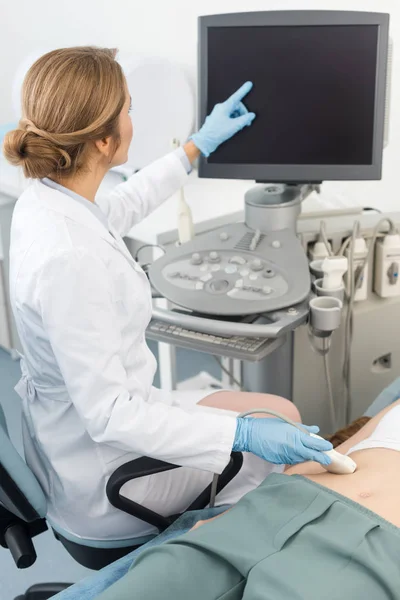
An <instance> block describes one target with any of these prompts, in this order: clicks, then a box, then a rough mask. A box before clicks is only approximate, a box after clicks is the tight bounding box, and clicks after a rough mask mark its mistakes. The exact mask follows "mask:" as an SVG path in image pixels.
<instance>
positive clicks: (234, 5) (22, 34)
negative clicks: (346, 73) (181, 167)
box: [0, 0, 400, 210]
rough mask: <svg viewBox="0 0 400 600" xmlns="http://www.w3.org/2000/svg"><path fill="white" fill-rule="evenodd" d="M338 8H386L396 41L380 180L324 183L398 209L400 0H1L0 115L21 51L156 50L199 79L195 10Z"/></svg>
mask: <svg viewBox="0 0 400 600" xmlns="http://www.w3.org/2000/svg"><path fill="white" fill-rule="evenodd" d="M269 9H271V10H285V9H319V10H320V9H336V10H366V11H376V12H389V13H390V14H391V36H392V38H393V40H394V44H395V56H394V58H395V61H394V74H393V94H392V126H391V142H390V145H389V147H388V149H387V150H386V151H385V159H384V176H383V180H382V181H381V182H367V183H336V184H329V188H330V189H331V190H332V191H335V192H337V193H341V194H344V195H345V196H346V197H349V198H351V199H357V200H358V201H359V202H360V203H362V204H364V205H366V204H368V205H373V206H377V207H380V208H383V209H384V210H396V209H397V208H398V209H399V210H400V196H399V194H398V189H399V186H398V180H399V170H400V162H399V157H400V53H399V52H398V51H397V48H396V46H398V47H400V3H399V2H398V0H336V1H331V0H324V1H322V0H303V1H299V0H297V1H296V0H246V1H245V2H243V0H229V1H227V0H198V1H197V2H193V1H190V0H142V1H140V2H139V1H137V0H64V1H63V2H55V1H54V0H0V19H1V35H0V57H1V58H0V61H1V62H0V81H1V94H0V123H5V122H7V121H9V120H13V118H14V115H13V112H12V107H11V85H12V80H13V73H14V72H15V69H16V68H17V67H18V64H19V63H20V62H21V60H23V58H24V57H25V56H26V55H28V54H29V53H31V52H35V51H36V50H37V49H40V48H43V47H45V48H46V49H47V48H54V47H61V46H71V45H78V44H96V45H104V46H112V47H118V48H120V50H121V51H123V52H132V53H135V52H139V53H146V54H149V53H150V54H154V55H161V56H164V57H165V58H168V59H170V60H172V61H174V62H177V63H179V64H181V65H182V66H183V67H184V68H185V70H186V71H187V73H188V74H189V76H190V78H191V80H192V81H193V84H195V79H196V44H197V17H198V15H204V14H215V13H221V12H241V11H244V10H246V11H252V10H269Z"/></svg>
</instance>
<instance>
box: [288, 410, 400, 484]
mask: <svg viewBox="0 0 400 600" xmlns="http://www.w3.org/2000/svg"><path fill="white" fill-rule="evenodd" d="M399 404H400V400H396V402H393V404H390V405H389V406H387V407H386V408H384V409H383V410H381V411H380V412H379V413H378V414H377V415H375V417H373V418H372V419H371V420H370V421H368V423H367V424H366V425H364V427H362V429H360V431H357V433H356V434H354V435H353V436H351V437H350V438H349V439H348V440H347V441H346V442H344V443H343V444H340V446H337V448H335V450H336V451H337V452H340V453H341V454H346V453H347V452H348V451H349V450H350V448H352V447H353V446H355V445H356V444H358V443H359V442H362V441H363V440H365V439H366V438H367V437H369V436H370V435H371V434H372V432H373V431H374V429H375V428H376V426H377V425H378V423H379V421H380V420H381V419H382V417H383V416H384V415H385V414H386V413H387V412H389V411H390V410H391V409H392V408H394V407H395V406H398V405H399ZM324 472H325V469H324V468H323V467H321V465H320V464H319V463H316V462H305V463H302V464H300V465H295V466H293V467H288V468H287V469H286V470H285V473H286V474H287V475H294V474H297V475H316V474H317V473H324Z"/></svg>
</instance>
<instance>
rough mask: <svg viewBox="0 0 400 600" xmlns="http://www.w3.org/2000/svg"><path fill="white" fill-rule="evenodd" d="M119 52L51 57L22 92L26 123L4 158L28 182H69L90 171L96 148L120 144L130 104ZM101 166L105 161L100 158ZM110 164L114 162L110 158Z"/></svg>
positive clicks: (86, 49) (81, 50) (85, 49)
mask: <svg viewBox="0 0 400 600" xmlns="http://www.w3.org/2000/svg"><path fill="white" fill-rule="evenodd" d="M116 53H117V52H116V50H114V49H109V48H95V47H92V46H77V47H75V48H61V49H59V50H53V51H52V52H48V53H47V54H45V55H44V56H42V57H41V58H39V59H38V60H37V61H36V62H35V63H34V64H33V65H32V67H31V68H30V69H29V71H28V73H27V75H26V77H25V80H24V84H23V87H22V98H21V99H22V113H23V115H24V117H23V118H22V119H21V121H20V122H19V126H18V127H17V129H14V130H13V131H10V132H9V133H8V134H7V135H6V136H5V138H4V148H3V151H4V155H5V157H6V159H7V160H8V161H9V162H10V163H11V164H12V165H16V166H20V167H22V169H23V171H24V174H25V176H26V177H29V178H33V179H42V178H43V177H51V176H53V177H56V179H57V178H59V179H64V180H65V179H68V177H71V176H74V175H75V174H77V173H79V172H81V171H85V170H86V169H88V168H90V163H91V160H92V159H93V158H94V159H96V152H97V153H99V150H98V149H97V147H96V144H95V142H97V141H100V140H104V139H106V138H109V139H111V154H113V153H115V152H116V150H117V148H118V146H119V143H120V135H119V118H120V115H121V112H122V109H123V108H124V105H125V104H126V102H127V100H128V97H127V96H128V93H127V86H126V80H125V77H124V74H123V71H122V68H121V66H120V65H119V63H118V62H117V61H116V59H115V57H116ZM97 156H98V158H99V159H100V160H101V159H102V158H103V157H102V156H101V155H100V154H98V155H97ZM107 160H108V161H109V163H111V161H112V156H107Z"/></svg>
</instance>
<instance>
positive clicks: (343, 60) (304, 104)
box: [207, 25, 378, 165]
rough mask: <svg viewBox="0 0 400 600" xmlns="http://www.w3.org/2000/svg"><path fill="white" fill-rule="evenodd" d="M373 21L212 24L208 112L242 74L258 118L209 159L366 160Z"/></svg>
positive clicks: (234, 161) (282, 162)
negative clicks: (297, 23)
mask: <svg viewBox="0 0 400 600" xmlns="http://www.w3.org/2000/svg"><path fill="white" fill-rule="evenodd" d="M377 44H378V26H375V25H357V26H350V25H347V26H342V25H340V26H339V25H335V26H299V27H297V26H296V27H294V26H279V27H270V26H268V27H264V26H262V27H261V26H260V27H211V28H209V30H208V50H207V56H208V72H207V109H208V110H207V112H208V113H209V112H210V111H211V110H212V108H213V106H214V105H215V104H216V103H217V102H222V101H223V100H225V99H226V98H227V97H228V96H230V94H231V93H232V92H233V91H235V90H236V89H237V88H238V87H240V85H241V84H242V83H244V82H245V81H248V80H249V81H252V82H253V83H254V87H253V89H252V90H251V92H250V93H249V94H248V96H246V98H245V99H244V102H245V104H246V106H247V108H248V109H249V110H250V111H254V112H255V113H256V115H257V118H256V119H255V120H254V122H253V124H252V125H251V127H246V128H245V129H244V130H242V131H241V132H240V133H239V134H238V135H236V136H235V137H234V138H232V139H231V140H229V141H228V142H226V143H225V144H222V145H221V146H220V147H219V148H218V150H217V151H216V152H214V153H213V154H212V155H211V156H210V157H209V159H208V160H209V162H211V163H219V164H221V163H224V164H239V163H240V164H265V165H267V164H271V165H370V164H371V163H372V162H373V161H372V149H373V132H374V110H375V78H376V64H377Z"/></svg>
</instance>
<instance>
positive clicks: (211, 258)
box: [208, 250, 221, 263]
mask: <svg viewBox="0 0 400 600" xmlns="http://www.w3.org/2000/svg"><path fill="white" fill-rule="evenodd" d="M208 260H209V262H213V263H216V262H219V261H220V260H221V259H220V256H219V254H218V252H215V250H213V251H211V252H210V254H209V255H208Z"/></svg>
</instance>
